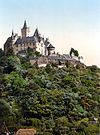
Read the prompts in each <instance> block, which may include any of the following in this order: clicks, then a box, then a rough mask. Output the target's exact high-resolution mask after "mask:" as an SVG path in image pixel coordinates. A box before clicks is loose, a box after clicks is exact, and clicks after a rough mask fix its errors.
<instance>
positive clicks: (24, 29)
mask: <svg viewBox="0 0 100 135" xmlns="http://www.w3.org/2000/svg"><path fill="white" fill-rule="evenodd" d="M28 34H29V27H27V24H26V20H25V21H24V25H23V28H22V29H21V35H22V37H27V36H28Z"/></svg>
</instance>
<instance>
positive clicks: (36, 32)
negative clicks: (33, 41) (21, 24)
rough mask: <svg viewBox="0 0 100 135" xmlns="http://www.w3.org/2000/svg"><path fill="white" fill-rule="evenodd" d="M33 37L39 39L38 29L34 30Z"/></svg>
mask: <svg viewBox="0 0 100 135" xmlns="http://www.w3.org/2000/svg"><path fill="white" fill-rule="evenodd" d="M34 36H35V37H39V36H40V34H39V31H38V28H36V30H35V32H34Z"/></svg>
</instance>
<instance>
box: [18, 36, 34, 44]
mask: <svg viewBox="0 0 100 135" xmlns="http://www.w3.org/2000/svg"><path fill="white" fill-rule="evenodd" d="M30 42H32V43H33V42H34V43H35V42H36V39H35V38H34V37H33V36H31V37H23V38H18V39H17V40H16V43H15V44H24V43H30Z"/></svg>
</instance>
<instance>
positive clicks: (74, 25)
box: [0, 0, 100, 67]
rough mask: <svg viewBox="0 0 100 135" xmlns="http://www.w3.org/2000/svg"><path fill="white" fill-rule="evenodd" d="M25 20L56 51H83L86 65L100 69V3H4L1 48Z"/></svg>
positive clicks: (0, 10)
mask: <svg viewBox="0 0 100 135" xmlns="http://www.w3.org/2000/svg"><path fill="white" fill-rule="evenodd" d="M24 20H26V21H27V25H28V26H29V27H30V35H33V33H34V31H35V29H36V28H37V27H38V30H39V32H40V33H41V34H42V35H43V36H44V37H48V38H49V40H50V42H51V43H52V44H53V45H54V46H55V48H56V52H60V53H61V54H68V53H69V51H70V48H71V47H72V48H74V49H76V50H78V51H79V54H80V56H83V61H84V63H85V64H86V65H97V66H99V67H100V0H0V47H2V48H3V44H4V43H5V41H6V39H7V38H8V37H9V36H11V31H12V29H13V30H14V32H15V33H18V34H19V35H20V34H21V32H20V30H21V28H22V26H23V23H24Z"/></svg>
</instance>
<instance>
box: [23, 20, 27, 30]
mask: <svg viewBox="0 0 100 135" xmlns="http://www.w3.org/2000/svg"><path fill="white" fill-rule="evenodd" d="M25 28H27V23H26V20H25V21H24V25H23V29H25Z"/></svg>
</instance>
